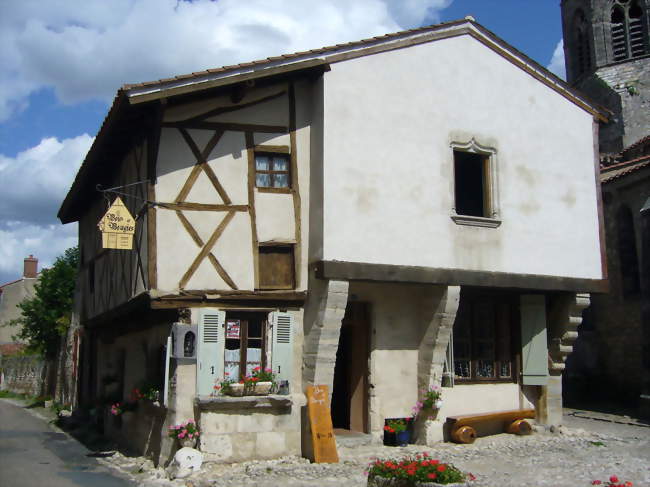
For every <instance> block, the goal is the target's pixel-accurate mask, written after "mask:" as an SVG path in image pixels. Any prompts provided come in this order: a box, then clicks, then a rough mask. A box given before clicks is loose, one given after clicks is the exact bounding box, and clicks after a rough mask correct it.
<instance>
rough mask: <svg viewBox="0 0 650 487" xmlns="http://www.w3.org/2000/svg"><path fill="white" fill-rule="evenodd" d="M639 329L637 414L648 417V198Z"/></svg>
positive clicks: (644, 214) (643, 216) (644, 212)
mask: <svg viewBox="0 0 650 487" xmlns="http://www.w3.org/2000/svg"><path fill="white" fill-rule="evenodd" d="M640 213H641V252H640V256H641V259H640V269H639V270H640V271H641V272H639V274H640V277H641V329H642V332H643V337H642V340H643V341H642V343H643V345H642V347H643V348H642V352H641V356H642V361H643V362H642V367H643V372H644V373H643V375H642V377H643V384H641V397H640V398H639V415H640V416H641V417H642V418H650V198H648V199H647V200H646V202H645V204H644V205H643V208H641V212H640Z"/></svg>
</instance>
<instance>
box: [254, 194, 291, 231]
mask: <svg viewBox="0 0 650 487" xmlns="http://www.w3.org/2000/svg"><path fill="white" fill-rule="evenodd" d="M255 218H256V220H257V240H258V241H259V242H271V241H276V242H295V241H296V224H295V220H294V212H293V195H291V194H277V193H260V192H259V191H255Z"/></svg>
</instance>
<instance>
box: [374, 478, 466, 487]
mask: <svg viewBox="0 0 650 487" xmlns="http://www.w3.org/2000/svg"><path fill="white" fill-rule="evenodd" d="M441 485H445V486H447V487H470V486H471V484H470V483H469V482H460V483H453V484H437V483H435V482H409V481H408V480H404V479H387V478H384V477H368V487H440V486H441Z"/></svg>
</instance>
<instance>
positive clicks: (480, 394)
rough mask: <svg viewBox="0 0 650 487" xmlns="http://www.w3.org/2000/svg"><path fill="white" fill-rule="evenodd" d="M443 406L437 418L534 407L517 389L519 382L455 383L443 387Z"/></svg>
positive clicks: (443, 418) (442, 418)
mask: <svg viewBox="0 0 650 487" xmlns="http://www.w3.org/2000/svg"><path fill="white" fill-rule="evenodd" d="M442 398H443V406H442V408H441V409H440V411H439V412H438V419H441V420H443V421H444V420H445V418H446V417H447V416H458V415H461V414H480V413H489V412H493V411H505V410H508V409H521V408H535V405H534V404H533V403H531V402H530V401H529V400H528V399H527V398H526V397H525V396H524V395H523V394H522V393H521V392H520V389H519V384H515V383H506V384H461V385H459V384H456V385H455V386H454V387H443V389H442Z"/></svg>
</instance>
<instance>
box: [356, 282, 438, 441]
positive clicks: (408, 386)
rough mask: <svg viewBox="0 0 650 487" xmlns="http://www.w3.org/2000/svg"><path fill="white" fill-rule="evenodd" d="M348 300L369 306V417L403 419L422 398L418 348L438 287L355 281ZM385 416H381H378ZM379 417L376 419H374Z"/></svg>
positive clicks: (429, 317)
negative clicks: (419, 384)
mask: <svg viewBox="0 0 650 487" xmlns="http://www.w3.org/2000/svg"><path fill="white" fill-rule="evenodd" d="M349 296H350V299H354V300H357V301H363V302H367V303H369V305H370V326H371V328H372V330H371V335H370V337H371V339H370V347H371V351H370V380H369V382H370V383H371V384H373V385H374V388H373V389H371V394H372V397H371V398H370V409H371V411H370V412H371V420H373V421H372V422H373V423H376V424H374V426H373V430H374V429H378V428H376V427H375V426H377V424H379V423H380V422H381V426H380V427H383V418H403V417H409V416H411V414H412V411H411V408H412V407H413V406H414V405H415V403H416V402H417V400H418V349H419V347H420V343H421V341H422V338H423V336H424V333H425V331H426V327H427V326H428V324H429V322H430V320H431V310H432V307H433V305H434V304H435V303H436V300H435V298H436V296H437V294H436V288H435V287H434V286H424V285H413V284H388V283H384V284H375V283H363V282H351V283H350V289H349ZM377 418H381V419H377ZM375 419H376V421H375Z"/></svg>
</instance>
